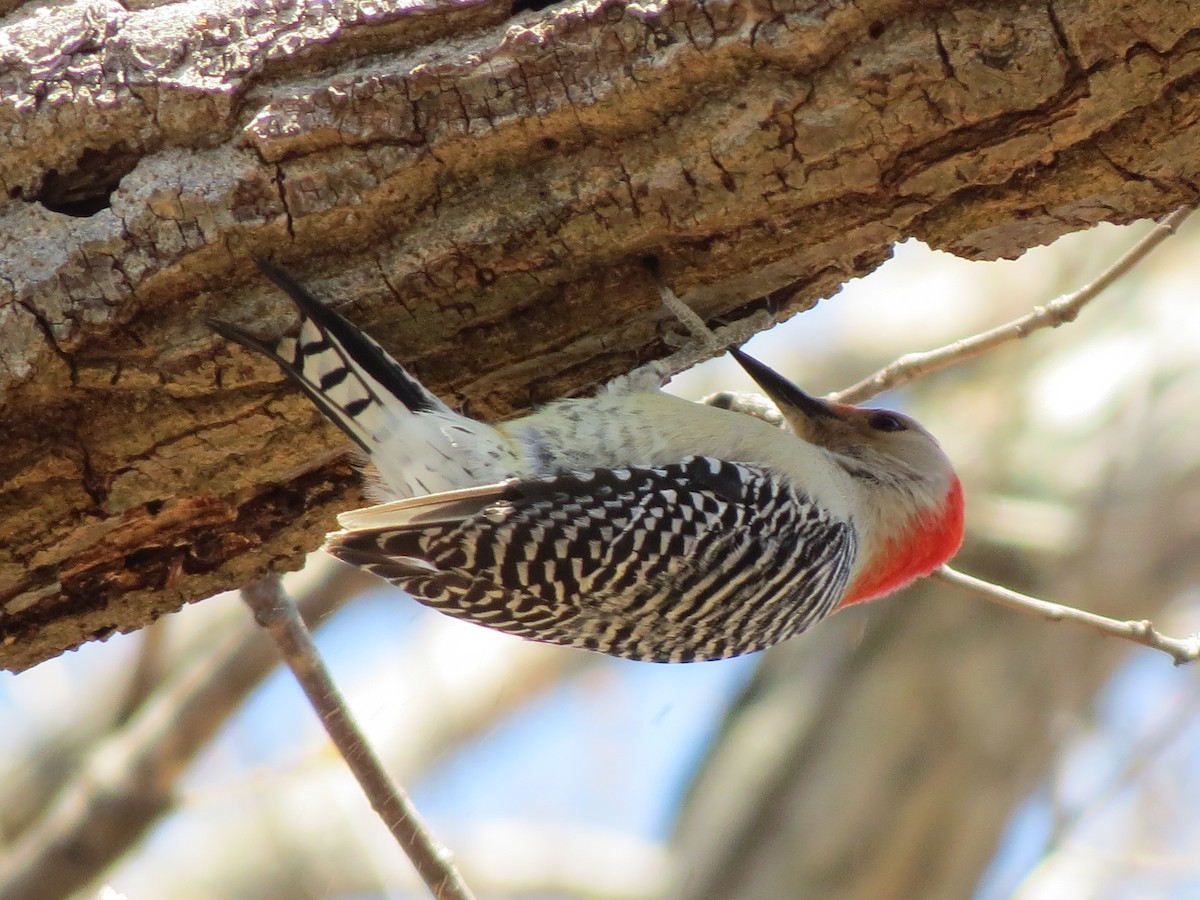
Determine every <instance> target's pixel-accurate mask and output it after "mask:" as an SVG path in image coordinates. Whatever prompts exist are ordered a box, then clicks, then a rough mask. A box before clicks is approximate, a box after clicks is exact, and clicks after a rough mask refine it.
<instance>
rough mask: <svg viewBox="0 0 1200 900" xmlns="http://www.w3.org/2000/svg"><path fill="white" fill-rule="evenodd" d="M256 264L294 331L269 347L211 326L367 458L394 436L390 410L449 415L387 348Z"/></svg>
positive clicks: (235, 330) (224, 325)
mask: <svg viewBox="0 0 1200 900" xmlns="http://www.w3.org/2000/svg"><path fill="white" fill-rule="evenodd" d="M257 262H258V267H259V268H260V269H261V270H262V271H263V274H265V275H266V276H267V277H268V278H270V279H271V281H273V282H274V283H275V284H276V285H277V286H279V287H280V288H281V289H282V290H283V291H285V292H286V293H287V295H288V296H289V297H291V299H292V301H293V302H294V303H295V304H296V308H297V309H298V310H299V312H300V329H299V332H298V333H297V334H296V336H295V337H283V338H280V339H279V340H278V341H276V342H275V343H273V344H271V343H267V342H265V341H262V340H260V339H258V338H256V337H254V336H253V335H252V334H250V333H249V332H247V331H244V330H242V329H241V328H239V327H237V326H236V325H231V324H230V323H228V322H220V321H210V322H209V325H210V327H211V328H212V329H213V330H214V331H215V332H217V334H219V335H221V336H222V337H224V338H226V339H228V340H231V341H233V342H235V343H238V344H241V345H242V346H244V347H247V348H249V349H251V350H255V351H257V352H259V353H262V354H264V355H265V356H268V357H270V358H271V359H273V360H274V361H275V362H276V364H278V365H279V367H280V368H281V369H283V371H284V372H286V373H287V374H288V375H289V376H290V377H291V378H292V379H293V380H294V381H295V382H296V384H298V385H299V386H300V387H301V388H302V389H303V390H304V392H305V393H306V394H308V396H309V397H310V398H311V399H312V401H313V402H314V403H315V404H316V405H317V406H318V407H319V408H320V410H321V412H323V413H324V414H325V416H326V418H328V419H329V420H330V421H331V422H333V423H334V424H335V425H337V426H338V427H339V428H340V429H342V431H344V432H345V433H346V435H347V436H348V437H349V438H350V439H351V440H352V441H354V442H355V443H356V444H358V446H359V447H361V448H362V449H363V450H365V451H366V452H367V453H368V454H372V453H373V452H374V451H375V449H376V447H377V445H378V444H379V443H380V442H381V441H382V440H383V439H385V438H386V437H387V436H388V435H389V434H390V433H391V432H392V431H394V430H395V422H394V413H393V412H392V411H393V410H396V409H400V408H407V409H408V410H409V411H411V412H413V413H421V412H433V413H442V414H449V415H453V413H452V412H451V410H450V408H449V407H448V406H446V404H445V403H443V402H442V401H441V400H440V399H438V398H437V397H436V396H435V395H434V394H432V393H430V392H429V391H428V390H427V389H426V388H425V387H424V386H423V385H422V384H421V383H420V382H419V381H417V380H416V379H415V378H413V377H412V376H411V375H409V374H408V372H406V371H405V370H404V368H403V367H402V366H401V365H400V364H399V363H397V362H396V361H395V360H394V359H392V357H391V356H389V355H388V353H387V351H386V350H384V349H383V348H382V347H380V346H379V344H377V343H376V342H375V341H373V340H371V338H369V337H367V335H365V334H363V333H362V332H361V331H360V330H359V329H358V328H357V327H356V326H354V325H353V324H352V323H350V322H349V321H348V320H346V319H345V318H343V317H342V316H340V315H339V314H338V313H336V312H334V311H333V310H331V309H329V308H328V307H327V306H325V305H324V304H323V303H322V302H321V301H320V300H318V299H317V298H316V297H314V296H313V295H312V294H311V293H310V292H309V291H308V289H307V288H305V287H304V286H303V285H302V284H300V283H299V282H297V281H296V280H295V279H294V278H292V277H291V276H290V275H288V274H287V272H284V271H283V270H282V269H280V268H278V267H277V266H275V265H273V264H272V263H269V262H267V261H266V260H261V259H260V260H258V261H257ZM391 398H395V400H396V401H398V402H392V400H391Z"/></svg>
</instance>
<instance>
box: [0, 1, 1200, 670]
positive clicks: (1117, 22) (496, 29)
mask: <svg viewBox="0 0 1200 900" xmlns="http://www.w3.org/2000/svg"><path fill="white" fill-rule="evenodd" d="M3 12H6V13H7V14H6V15H5V16H4V18H3V19H0V126H2V128H3V133H4V134H5V145H4V149H3V152H0V187H2V191H0V204H2V205H0V397H2V398H3V399H2V400H0V414H2V416H3V418H2V420H0V422H2V425H0V427H2V429H3V437H4V441H3V446H2V447H0V666H3V667H5V668H8V669H13V670H19V669H23V668H26V667H28V666H30V665H33V664H34V663H36V662H38V661H40V660H43V659H46V658H48V657H50V656H53V655H55V654H57V653H59V652H61V651H62V650H63V649H65V648H68V647H73V646H76V645H78V644H79V643H81V642H83V641H85V640H89V639H93V638H97V637H103V636H105V635H107V634H109V633H111V632H113V631H114V630H129V629H133V628H137V627H138V626H140V625H142V624H144V623H145V622H147V621H149V620H150V619H152V618H154V617H155V616H156V615H158V614H161V613H163V612H165V611H168V610H171V609H174V608H177V607H178V606H179V605H181V604H182V603H185V602H188V601H191V600H195V599H198V598H201V597H204V596H207V595H209V594H211V593H212V592H214V591H216V590H218V589H221V588H229V587H234V586H237V585H239V584H241V583H243V582H245V581H246V580H248V579H249V578H251V577H252V576H254V575H256V574H259V573H261V572H262V571H264V570H265V569H266V568H269V567H272V566H275V567H280V566H289V565H292V564H294V563H295V562H296V561H297V560H299V559H300V556H301V554H302V553H303V552H304V551H305V550H307V549H310V548H312V547H313V546H315V545H316V544H317V543H318V541H319V539H320V535H321V534H322V533H323V532H324V531H325V530H327V529H328V528H329V527H330V526H331V524H332V521H333V519H332V517H333V513H334V512H335V511H336V510H338V509H341V508H345V507H347V506H351V505H353V504H354V503H356V502H358V499H359V498H358V491H357V487H356V481H355V477H354V475H353V473H352V471H351V469H350V467H349V466H348V465H347V463H346V462H345V460H344V459H343V458H342V457H341V456H339V455H338V454H337V453H335V452H334V451H335V449H336V448H338V447H340V444H339V443H338V440H337V436H336V435H335V434H333V432H332V429H327V428H324V427H316V421H317V419H316V416H315V414H314V413H313V411H312V410H311V409H309V408H308V406H307V403H306V401H304V400H303V399H302V398H299V397H297V396H296V394H295V392H293V391H291V390H289V389H287V388H285V387H283V386H282V385H281V384H280V382H279V375H278V373H277V372H275V371H273V370H272V367H271V366H270V364H269V363H265V362H264V361H262V360H258V359H253V358H249V357H248V356H247V355H245V354H243V353H241V352H240V351H238V350H236V349H230V348H226V347H224V346H223V345H221V344H220V342H219V341H217V340H215V339H214V338H213V337H212V336H211V335H210V333H209V332H208V331H207V329H206V327H205V324H204V322H205V319H206V318H207V317H210V316H215V317H220V318H225V319H229V320H232V321H236V322H240V323H244V324H245V323H249V324H252V325H253V326H254V327H256V328H260V329H261V330H262V331H263V332H264V333H265V332H270V331H271V330H273V329H275V330H278V329H282V328H284V327H285V326H286V323H287V319H286V304H284V303H283V302H282V301H281V300H280V298H279V297H277V296H276V294H275V293H274V292H273V291H272V290H271V289H269V287H268V286H267V285H266V284H265V282H264V280H263V279H261V278H259V277H258V276H257V275H256V274H255V272H254V269H253V265H252V263H251V259H252V257H254V256H270V257H272V258H275V259H276V260H278V261H279V262H281V263H282V264H283V265H285V266H287V267H288V268H289V269H291V270H292V271H293V272H294V273H295V274H296V275H298V276H299V277H302V278H304V279H305V280H306V281H308V282H309V283H310V284H311V285H312V286H313V287H314V289H315V290H316V291H317V292H318V293H319V294H321V295H323V296H325V297H327V298H329V299H330V300H332V301H333V302H335V303H337V304H338V305H339V306H341V307H342V308H343V309H344V310H345V311H346V312H347V313H348V314H349V315H351V316H352V317H353V318H355V319H356V320H357V321H359V322H360V323H362V324H363V325H364V326H365V327H366V328H368V329H369V330H370V331H371V332H372V333H373V334H374V335H376V336H377V337H378V338H379V339H380V340H381V341H382V342H383V343H384V344H385V345H386V346H389V347H390V348H392V349H393V350H394V351H396V355H397V356H398V357H399V358H400V359H402V360H403V361H405V362H406V364H410V365H411V366H412V368H413V369H414V370H415V372H416V373H417V374H418V376H419V377H421V378H422V379H423V380H425V381H426V382H427V383H428V384H429V385H430V386H431V387H433V388H434V389H435V390H437V391H439V392H440V393H442V394H443V395H444V396H447V397H448V398H451V399H457V400H458V401H459V402H461V403H462V404H463V405H464V406H466V407H467V408H468V409H469V410H470V411H471V412H473V413H475V414H479V415H483V416H503V415H506V414H510V413H512V412H514V411H516V410H519V409H522V408H525V407H527V406H529V405H530V404H532V403H536V402H540V401H544V400H547V399H550V398H553V397H557V396H561V395H564V394H568V393H573V392H578V391H581V390H585V389H587V388H589V387H591V386H593V385H595V384H596V383H598V382H599V381H601V380H603V379H605V378H607V377H609V376H611V375H614V374H616V373H618V372H620V371H623V370H627V369H629V368H630V367H632V366H633V365H635V364H637V363H640V362H645V361H647V360H648V359H651V358H654V357H658V356H662V355H663V354H664V353H665V352H666V350H667V346H666V343H665V341H664V333H663V331H662V328H661V321H662V318H663V316H662V313H661V312H660V311H659V309H658V306H657V301H656V298H655V288H656V279H661V280H663V281H665V282H666V283H668V284H670V285H671V286H672V287H673V288H674V289H675V290H676V291H677V292H679V293H681V294H685V295H686V297H687V300H688V301H689V302H690V303H691V304H692V305H693V306H695V307H696V308H697V309H698V310H699V311H700V312H701V313H702V314H703V315H704V316H705V317H706V318H709V319H712V318H714V317H723V318H725V319H737V318H742V317H745V316H746V315H749V314H751V313H753V312H755V311H757V310H760V309H763V308H769V309H771V310H772V311H774V312H775V313H777V314H778V315H779V316H780V317H786V316H788V315H791V314H794V313H796V312H798V311H801V310H803V309H805V308H807V307H809V306H811V305H812V304H813V303H815V302H816V301H817V300H818V299H819V298H821V297H824V296H827V295H828V294H830V293H832V292H833V291H834V290H835V289H836V288H837V286H838V285H839V284H840V283H842V282H843V281H845V280H847V279H849V278H852V277H856V276H858V275H862V274H864V273H866V272H867V271H869V270H871V269H872V268H874V267H875V266H876V265H878V264H879V263H880V262H881V261H882V260H883V259H885V258H886V257H887V255H888V253H889V248H890V246H891V244H892V243H893V242H895V241H897V240H900V239H903V238H907V237H918V238H921V239H923V240H925V241H928V242H930V243H931V244H933V245H934V246H937V247H942V248H945V249H948V250H950V251H952V252H954V253H958V254H960V255H964V256H969V257H974V258H994V257H999V256H1014V255H1017V254H1019V253H1020V252H1022V250H1023V249H1025V248H1027V247H1029V246H1032V245H1035V244H1040V243H1045V242H1048V241H1051V240H1053V239H1054V238H1055V237H1057V236H1058V235H1060V234H1063V233H1065V232H1068V231H1071V230H1075V229H1079V228H1084V227H1087V226H1090V225H1092V224H1094V223H1096V222H1100V221H1113V222H1126V221H1130V220H1133V219H1136V218H1139V217H1144V216H1149V215H1158V214H1161V213H1164V212H1166V211H1168V210H1170V209H1173V208H1174V207H1176V206H1178V205H1180V204H1182V203H1185V202H1192V201H1194V198H1195V185H1196V181H1197V171H1198V170H1200V125H1198V124H1197V116H1198V112H1200V87H1198V86H1197V80H1196V73H1197V71H1198V70H1200V9H1197V8H1195V6H1194V5H1193V4H1190V3H1187V2H1168V0H1146V2H1143V3H1140V4H1138V5H1137V6H1136V7H1130V6H1129V5H1128V4H1123V3H1116V2H1100V3H1095V2H1091V3H1085V2H1082V0H1078V2H1070V3H1059V4H1055V5H1053V6H1049V7H1045V6H1036V5H1029V4H1024V3H988V4H978V3H977V4H966V3H961V2H953V3H950V2H948V3H941V4H931V3H915V2H908V3H906V2H897V0H890V2H885V0H862V2H859V3H857V4H853V5H847V4H842V3H836V2H825V3H787V2H784V3H782V4H781V3H778V2H776V3H764V2H741V0H705V2H698V0H696V2H689V0H680V2H671V3H644V4H623V3H617V2H596V3H579V4H566V5H558V6H555V7H554V8H552V9H548V10H542V11H534V12H518V13H516V14H515V15H514V14H513V7H512V6H510V5H509V4H506V3H497V2H493V0H476V2H470V0H459V2H449V0H426V2H417V3H412V2H403V3H401V2H397V0H381V2H375V3H371V4H361V3H349V2H336V0H333V2H330V0H307V2H306V0H298V2H295V0H293V2H287V0H275V2H269V0H258V2H252V0H215V2H212V3H207V4H203V5H196V4H182V3H180V4H158V3H154V2H131V3H129V4H127V5H124V6H123V5H120V4H118V3H115V2H111V0H109V2H105V0H77V2H64V3H61V4H59V5H56V6H44V5H36V4H33V3H29V4H25V5H16V4H14V3H12V2H6V0H0V13H3ZM351 299H352V300H353V302H352V303H350V302H348V301H350V300H351Z"/></svg>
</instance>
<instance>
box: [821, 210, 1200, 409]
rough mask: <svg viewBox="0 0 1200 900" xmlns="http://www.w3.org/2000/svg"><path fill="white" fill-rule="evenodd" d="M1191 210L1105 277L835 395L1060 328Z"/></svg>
mask: <svg viewBox="0 0 1200 900" xmlns="http://www.w3.org/2000/svg"><path fill="white" fill-rule="evenodd" d="M1191 214H1192V208H1191V207H1187V206H1184V207H1180V208H1179V209H1177V210H1175V212H1173V213H1171V214H1170V215H1169V216H1167V217H1166V218H1164V219H1163V220H1162V221H1161V222H1159V223H1158V226H1157V227H1156V228H1155V229H1154V230H1153V231H1151V232H1150V233H1149V234H1148V235H1146V236H1145V237H1144V238H1142V239H1141V240H1140V241H1138V242H1137V243H1136V244H1134V246H1133V247H1131V248H1130V249H1129V251H1128V252H1127V253H1126V254H1125V255H1124V256H1122V257H1121V258H1120V259H1118V260H1117V261H1116V262H1115V263H1113V264H1112V265H1111V266H1109V267H1108V268H1107V269H1106V270H1105V271H1104V272H1103V273H1102V274H1101V275H1100V277H1099V278H1097V279H1096V280H1095V281H1093V282H1091V283H1090V284H1086V285H1084V286H1083V287H1081V288H1080V289H1079V290H1077V291H1074V292H1073V293H1070V294H1064V295H1063V296H1061V297H1058V298H1056V299H1054V300H1051V301H1050V302H1049V303H1047V304H1046V305H1045V306H1039V307H1037V308H1036V309H1034V310H1033V312H1031V313H1028V314H1027V315H1024V316H1021V318H1019V319H1013V320H1012V321H1011V322H1007V323H1005V324H1004V325H998V326H997V327H995V328H991V329H988V330H987V331H984V332H981V333H979V334H976V335H972V336H971V337H966V338H962V339H961V340H957V341H954V343H952V344H947V345H946V346H944V347H938V348H937V349H936V350H929V351H926V352H924V353H907V354H905V355H904V356H902V357H900V358H899V359H897V360H896V361H894V362H892V363H889V364H888V365H886V366H884V367H883V368H882V369H880V370H879V371H878V372H876V373H875V374H874V375H870V376H868V377H866V378H864V379H863V380H862V381H860V382H858V384H855V385H853V386H851V387H848V388H846V389H845V390H842V391H838V392H837V393H835V394H832V395H830V398H829V399H831V400H834V401H836V402H838V403H861V402H862V401H864V400H866V399H868V398H870V397H874V396H875V395H876V394H879V393H882V392H883V391H886V390H889V389H890V388H894V387H897V386H899V385H902V384H907V383H908V382H910V381H912V380H913V379H915V378H920V377H921V376H922V375H928V374H929V373H930V372H936V371H938V370H939V369H944V368H946V367H948V366H952V365H955V364H957V363H960V362H965V361H966V360H968V359H974V358H975V357H977V356H982V355H983V354H984V353H987V352H988V351H989V350H994V349H995V348H996V347H999V346H1001V345H1002V344H1007V343H1009V342H1010V341H1016V340H1020V339H1021V338H1024V337H1028V336H1029V335H1031V334H1032V333H1033V332H1035V331H1038V330H1040V329H1042V328H1057V327H1058V326H1059V325H1063V324H1065V323H1067V322H1073V321H1074V320H1075V318H1076V317H1077V316H1078V315H1079V313H1080V311H1082V309H1083V308H1084V307H1085V306H1086V305H1087V304H1088V303H1090V302H1091V301H1092V300H1094V299H1095V298H1096V297H1097V296H1098V295H1099V294H1100V292H1101V291H1103V290H1104V289H1105V288H1107V287H1108V286H1109V285H1110V284H1112V283H1113V282H1114V281H1116V280H1117V279H1118V278H1120V277H1121V276H1122V275H1124V274H1126V273H1127V272H1129V271H1130V270H1131V269H1132V268H1133V267H1134V266H1136V265H1137V264H1138V263H1140V262H1141V261H1142V260H1143V259H1145V258H1146V257H1147V256H1148V255H1149V254H1150V251H1152V250H1153V249H1154V248H1155V247H1157V246H1158V245H1159V244H1161V243H1162V242H1163V241H1165V240H1166V239H1167V238H1168V237H1170V236H1171V235H1173V234H1175V232H1176V230H1177V229H1178V228H1179V226H1180V225H1182V224H1183V221H1184V220H1185V219H1186V218H1187V217H1188V216H1190V215H1191Z"/></svg>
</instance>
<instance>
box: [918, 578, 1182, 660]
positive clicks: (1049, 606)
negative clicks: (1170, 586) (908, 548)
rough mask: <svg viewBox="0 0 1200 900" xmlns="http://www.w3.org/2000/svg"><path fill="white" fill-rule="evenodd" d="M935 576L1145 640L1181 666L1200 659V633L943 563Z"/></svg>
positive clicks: (1039, 612) (1037, 611)
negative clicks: (1168, 629) (1039, 593)
mask: <svg viewBox="0 0 1200 900" xmlns="http://www.w3.org/2000/svg"><path fill="white" fill-rule="evenodd" d="M932 577H934V578H937V579H939V580H941V581H944V582H946V583H947V584H953V585H957V586H958V587H961V588H966V589H967V590H969V591H971V592H973V593H975V594H978V595H979V596H981V597H983V598H984V599H986V600H990V601H991V602H993V603H999V604H1000V605H1001V606H1006V607H1008V608H1009V609H1015V610H1017V611H1018V612H1023V613H1028V614H1030V615H1034V616H1039V617H1040V618H1043V619H1046V620H1048V621H1050V622H1074V623H1076V624H1078V625H1085V626H1087V627H1088V628H1091V629H1093V630H1095V631H1098V632H1100V633H1101V634H1105V635H1108V636H1110V637H1117V638H1121V639H1123V640H1126V641H1132V642H1133V643H1135V644H1141V645H1142V646H1143V647H1149V648H1150V649H1151V650H1159V651H1161V652H1163V653H1166V654H1167V655H1168V656H1170V657H1171V658H1172V659H1174V660H1175V664H1176V665H1179V666H1181V665H1183V664H1184V663H1190V662H1195V661H1196V660H1197V659H1200V635H1192V636H1191V637H1187V638H1173V637H1168V636H1166V635H1164V634H1160V633H1159V632H1158V631H1157V630H1156V629H1155V627H1154V625H1153V624H1152V623H1150V622H1147V621H1144V620H1143V621H1133V620H1129V621H1121V620H1119V619H1110V618H1108V617H1107V616H1101V615H1097V614H1096V613H1090V612H1087V611H1085V610H1082V609H1076V608H1075V607H1073V606H1064V605H1062V604H1061V603H1051V602H1050V601H1048V600H1040V599H1038V598H1037V597H1030V596H1029V595H1027V594H1021V593H1018V592H1017V591H1013V590H1009V589H1008V588H1005V587H1000V585H998V584H992V583H991V582H989V581H984V580H982V579H980V578H975V577H973V576H971V575H966V574H964V573H962V572H959V571H956V570H955V569H952V568H950V567H949V566H942V567H941V568H940V569H938V570H937V571H935V572H934V573H933V576H932Z"/></svg>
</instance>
